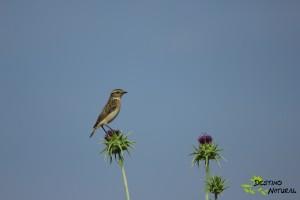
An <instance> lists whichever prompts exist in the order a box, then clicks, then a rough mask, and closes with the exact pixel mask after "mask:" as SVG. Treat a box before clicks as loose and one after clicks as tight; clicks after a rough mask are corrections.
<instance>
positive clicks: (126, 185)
mask: <svg viewBox="0 0 300 200" xmlns="http://www.w3.org/2000/svg"><path fill="white" fill-rule="evenodd" d="M119 164H120V166H121V170H122V174H123V179H124V186H125V192H126V200H130V197H129V190H128V184H127V178H126V172H125V168H124V164H123V162H122V161H120V162H119Z"/></svg>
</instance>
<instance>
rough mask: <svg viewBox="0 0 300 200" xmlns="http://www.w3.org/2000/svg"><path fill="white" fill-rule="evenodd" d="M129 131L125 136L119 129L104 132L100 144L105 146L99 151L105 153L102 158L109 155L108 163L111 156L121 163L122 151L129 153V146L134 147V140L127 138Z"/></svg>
mask: <svg viewBox="0 0 300 200" xmlns="http://www.w3.org/2000/svg"><path fill="white" fill-rule="evenodd" d="M130 134H131V133H128V134H126V135H125V136H124V135H123V133H122V132H121V131H119V130H114V131H112V130H109V131H107V133H106V134H105V137H104V140H103V142H101V144H104V145H106V147H105V148H104V149H103V150H102V151H101V152H100V153H105V156H104V158H105V159H106V158H107V157H109V159H110V163H111V162H112V159H113V157H114V158H115V159H116V161H117V162H118V163H119V164H120V163H123V160H124V158H123V151H126V152H127V153H128V154H129V155H130V153H129V150H128V149H129V148H133V149H134V146H133V145H134V144H135V142H133V141H130V140H128V136H129V135H130Z"/></svg>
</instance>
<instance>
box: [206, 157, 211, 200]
mask: <svg viewBox="0 0 300 200" xmlns="http://www.w3.org/2000/svg"><path fill="white" fill-rule="evenodd" d="M205 172H206V186H205V188H206V194H205V200H209V191H208V184H207V183H208V182H209V180H210V170H209V160H207V163H205Z"/></svg>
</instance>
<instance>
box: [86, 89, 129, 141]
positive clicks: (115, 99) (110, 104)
mask: <svg viewBox="0 0 300 200" xmlns="http://www.w3.org/2000/svg"><path fill="white" fill-rule="evenodd" d="M126 93H127V92H126V91H124V90H122V89H115V90H113V91H112V92H111V94H110V97H109V99H108V101H107V103H106V105H105V106H104V108H103V110H102V112H101V113H100V115H99V117H98V119H97V121H96V123H95V125H94V127H93V128H94V129H93V132H92V133H91V135H90V137H92V136H93V134H94V133H95V131H96V130H97V129H98V128H99V127H100V126H101V127H102V129H103V130H104V131H105V132H106V130H105V129H104V126H106V127H108V128H109V129H111V130H112V128H110V127H109V126H108V125H107V124H109V123H110V122H111V121H113V120H114V119H115V118H116V117H117V116H118V114H119V112H120V108H121V97H122V96H123V94H126Z"/></svg>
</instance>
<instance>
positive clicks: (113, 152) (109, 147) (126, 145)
mask: <svg viewBox="0 0 300 200" xmlns="http://www.w3.org/2000/svg"><path fill="white" fill-rule="evenodd" d="M130 134H131V132H130V133H128V134H126V135H125V136H124V135H123V133H122V132H121V131H119V130H114V131H112V130H109V131H107V133H106V135H105V138H104V141H103V142H101V143H100V144H104V145H105V146H106V147H105V148H104V149H103V150H102V151H101V152H100V153H104V159H107V158H108V157H109V161H110V164H111V163H112V160H113V158H114V159H115V160H116V162H117V163H118V164H119V165H120V167H121V170H122V175H123V180H124V186H125V192H126V200H130V197H129V190H128V184H127V178H126V172H125V168H124V157H123V156H124V151H126V152H127V153H128V155H129V156H130V152H129V149H130V148H132V149H134V146H133V145H134V144H135V143H136V142H133V141H130V140H128V136H129V135H130Z"/></svg>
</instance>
